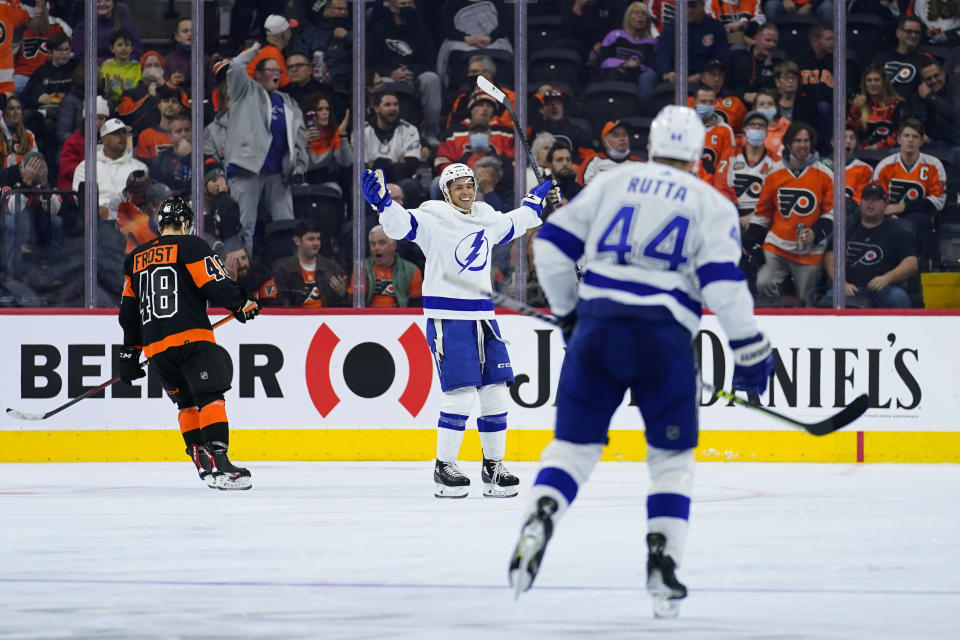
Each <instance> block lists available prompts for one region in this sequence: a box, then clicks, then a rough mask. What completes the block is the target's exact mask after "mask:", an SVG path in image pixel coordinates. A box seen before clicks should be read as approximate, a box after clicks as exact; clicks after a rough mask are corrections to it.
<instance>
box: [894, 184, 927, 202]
mask: <svg viewBox="0 0 960 640" xmlns="http://www.w3.org/2000/svg"><path fill="white" fill-rule="evenodd" d="M925 195H926V191H925V190H924V188H923V185H922V184H920V183H919V182H914V181H913V180H891V181H890V202H914V201H917V200H923V198H924V196H925Z"/></svg>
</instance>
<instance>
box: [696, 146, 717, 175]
mask: <svg viewBox="0 0 960 640" xmlns="http://www.w3.org/2000/svg"><path fill="white" fill-rule="evenodd" d="M700 164H702V165H703V168H704V170H705V171H706V172H707V173H710V174H713V173H716V170H717V168H716V167H717V152H716V150H715V149H712V148H710V147H704V148H703V156H701V159H700Z"/></svg>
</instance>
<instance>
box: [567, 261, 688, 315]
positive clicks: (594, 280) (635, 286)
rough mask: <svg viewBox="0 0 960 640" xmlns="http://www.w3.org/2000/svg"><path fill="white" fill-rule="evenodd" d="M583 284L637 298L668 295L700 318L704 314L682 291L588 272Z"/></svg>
mask: <svg viewBox="0 0 960 640" xmlns="http://www.w3.org/2000/svg"><path fill="white" fill-rule="evenodd" d="M582 283H583V284H584V285H587V286H590V287H597V288H598V289H615V290H617V291H623V292H625V293H629V294H632V295H635V296H640V297H647V296H657V295H664V294H666V295H668V296H670V297H672V298H673V299H674V300H676V301H677V302H679V303H680V305H681V306H683V307H685V308H686V309H688V310H690V311H692V312H693V313H695V314H696V315H697V316H698V317H699V316H700V314H701V313H702V307H701V305H700V302H698V301H697V300H694V299H693V298H691V297H690V296H689V295H687V294H686V293H685V292H683V291H681V290H680V289H660V288H659V287H654V286H652V285H649V284H645V283H643V282H629V281H626V280H617V279H615V278H610V277H607V276H602V275H600V274H599V273H596V272H594V271H587V272H586V273H585V274H584V276H583V280H582Z"/></svg>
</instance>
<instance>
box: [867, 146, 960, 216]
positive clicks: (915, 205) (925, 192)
mask: <svg viewBox="0 0 960 640" xmlns="http://www.w3.org/2000/svg"><path fill="white" fill-rule="evenodd" d="M873 179H874V180H876V181H877V182H879V183H880V184H881V185H882V186H883V188H884V189H886V190H887V198H888V201H889V202H891V203H900V202H902V203H904V204H906V205H907V210H921V211H926V212H927V213H931V214H936V213H938V212H940V211H942V210H943V205H945V204H946V202H947V187H946V180H947V173H946V171H945V170H944V168H943V163H942V162H940V160H939V158H937V157H936V156H932V155H930V154H927V153H921V154H920V155H919V156H918V157H917V160H916V161H915V162H914V163H913V166H911V167H909V168H907V166H906V164H904V162H903V155H902V154H900V153H894V154H892V155H889V156H887V157H886V158H884V159H883V160H881V161H880V162H879V163H877V168H876V169H875V170H874V172H873Z"/></svg>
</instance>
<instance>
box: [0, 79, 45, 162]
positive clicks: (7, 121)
mask: <svg viewBox="0 0 960 640" xmlns="http://www.w3.org/2000/svg"><path fill="white" fill-rule="evenodd" d="M36 150H37V141H36V139H35V138H34V137H33V132H32V131H30V130H29V129H27V128H26V127H25V126H23V100H21V99H20V98H19V97H18V96H16V95H12V96H9V97H7V103H6V105H4V107H3V120H2V121H0V153H2V155H3V166H4V167H12V166H14V165H17V164H20V161H21V160H23V156H25V155H27V154H28V153H30V152H31V151H36Z"/></svg>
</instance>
